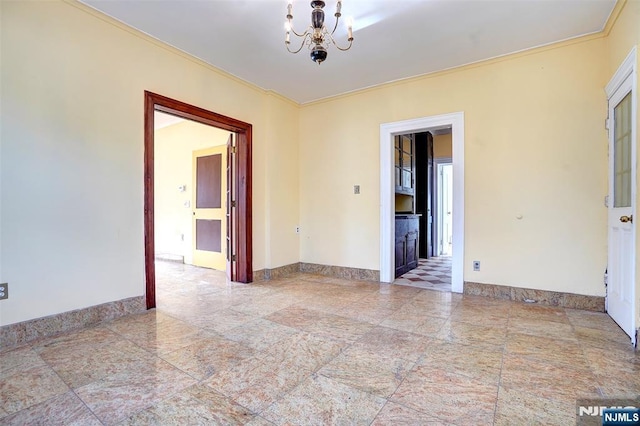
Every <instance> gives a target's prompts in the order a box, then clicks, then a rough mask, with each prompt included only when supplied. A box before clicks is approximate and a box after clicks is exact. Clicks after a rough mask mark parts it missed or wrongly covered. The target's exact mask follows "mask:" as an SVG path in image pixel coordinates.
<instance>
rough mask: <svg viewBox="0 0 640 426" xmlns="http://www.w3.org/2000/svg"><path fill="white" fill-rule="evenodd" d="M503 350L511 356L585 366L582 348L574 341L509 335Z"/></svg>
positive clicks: (517, 334) (527, 335)
mask: <svg viewBox="0 0 640 426" xmlns="http://www.w3.org/2000/svg"><path fill="white" fill-rule="evenodd" d="M505 349H506V351H507V353H509V354H511V355H518V356H524V357H534V358H537V359H539V360H543V361H545V360H546V361H551V362H561V363H565V364H569V365H584V366H586V364H585V359H584V354H583V351H582V348H581V347H580V345H579V344H578V343H577V341H575V340H564V339H557V338H549V337H540V336H533V335H530V334H522V333H509V334H508V335H507V344H506V347H505Z"/></svg>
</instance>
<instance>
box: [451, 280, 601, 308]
mask: <svg viewBox="0 0 640 426" xmlns="http://www.w3.org/2000/svg"><path fill="white" fill-rule="evenodd" d="M463 293H464V294H468V295H473V296H485V297H492V298H494V299H503V300H513V301H517V302H529V303H535V304H537V305H546V306H558V307H562V308H572V309H583V310H587V311H595V312H604V297H600V296H585V295H582V294H574V293H564V292H559V291H549V290H535V289H530V288H520V287H511V286H505V285H497V284H484V283H476V282H471V281H465V282H464V291H463Z"/></svg>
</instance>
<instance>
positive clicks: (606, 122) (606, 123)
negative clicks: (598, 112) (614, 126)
mask: <svg viewBox="0 0 640 426" xmlns="http://www.w3.org/2000/svg"><path fill="white" fill-rule="evenodd" d="M604 128H605V129H607V130H609V117H607V118H606V119H605V120H604Z"/></svg>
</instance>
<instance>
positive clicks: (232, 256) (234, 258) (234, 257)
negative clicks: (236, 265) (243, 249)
mask: <svg viewBox="0 0 640 426" xmlns="http://www.w3.org/2000/svg"><path fill="white" fill-rule="evenodd" d="M231 261H232V262H235V261H236V255H235V254H232V255H231Z"/></svg>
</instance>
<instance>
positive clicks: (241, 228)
mask: <svg viewBox="0 0 640 426" xmlns="http://www.w3.org/2000/svg"><path fill="white" fill-rule="evenodd" d="M144 96H145V98H144V108H145V118H144V119H145V123H144V244H145V274H146V301H147V309H151V308H155V306H156V283H155V278H156V272H155V264H154V260H155V259H154V257H155V244H154V238H155V236H154V215H153V205H154V204H153V202H154V194H153V185H154V182H153V179H154V175H153V173H154V163H153V152H154V118H153V113H154V111H162V112H165V113H167V114H171V115H175V116H177V117H181V118H185V119H188V120H192V121H196V122H198V123H202V124H206V125H209V126H213V127H217V128H219V129H223V130H228V131H230V132H235V133H236V135H237V142H236V146H237V155H238V167H237V170H236V172H235V173H234V181H235V182H234V183H235V185H236V187H237V188H238V193H237V197H238V198H237V200H236V206H237V210H236V212H237V231H238V238H237V242H236V244H237V247H235V252H236V261H237V276H236V277H235V279H234V281H238V282H243V283H249V282H252V281H253V262H252V261H253V258H252V253H253V238H252V235H253V234H252V192H251V191H252V185H251V179H252V174H251V171H252V155H251V152H252V146H251V145H252V125H251V124H249V123H245V122H243V121H240V120H236V119H234V118H230V117H226V116H224V115H221V114H217V113H215V112H212V111H208V110H206V109H203V108H199V107H196V106H193V105H189V104H186V103H184V102H180V101H177V100H175V99H171V98H167V97H166V96H162V95H158V94H156V93H152V92H149V91H145V92H144Z"/></svg>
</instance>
